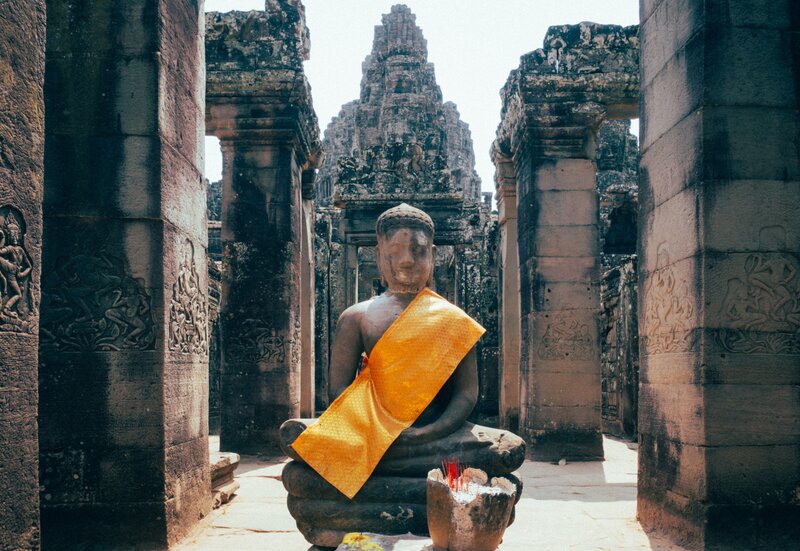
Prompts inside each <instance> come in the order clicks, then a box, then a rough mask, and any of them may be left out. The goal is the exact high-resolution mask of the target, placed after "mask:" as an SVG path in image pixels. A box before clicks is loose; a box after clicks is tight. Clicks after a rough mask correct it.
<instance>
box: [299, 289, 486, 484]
mask: <svg viewBox="0 0 800 551" xmlns="http://www.w3.org/2000/svg"><path fill="white" fill-rule="evenodd" d="M485 331H486V330H485V329H484V328H483V327H481V326H480V325H479V324H478V323H477V322H476V321H475V320H473V319H472V318H470V317H469V316H468V315H467V314H465V313H464V312H463V311H462V310H461V309H460V308H458V307H456V306H454V305H452V304H450V303H449V302H447V301H446V300H445V299H443V298H442V297H440V296H439V295H437V294H436V293H434V292H433V291H431V290H430V289H424V290H422V291H420V293H419V294H418V295H417V296H416V297H414V300H412V301H411V303H410V304H409V305H408V306H407V307H406V309H405V310H403V312H402V313H401V314H400V316H399V317H398V318H397V319H396V320H395V321H394V323H392V325H391V326H390V327H389V328H388V329H387V330H386V332H385V333H384V334H383V336H382V337H381V338H380V340H379V341H378V342H377V343H376V344H375V346H374V347H373V349H372V352H371V354H370V357H369V360H368V361H367V364H366V366H365V367H364V368H363V369H362V370H361V373H359V375H358V377H356V379H355V381H353V383H352V384H351V385H350V386H349V387H347V389H346V390H345V391H344V392H343V393H342V394H341V396H339V397H338V398H337V399H336V400H334V402H333V403H332V404H331V405H330V407H329V408H328V409H327V411H325V413H323V414H322V415H321V416H320V418H319V420H318V421H317V422H316V423H315V424H314V425H312V426H310V427H309V428H307V429H306V430H305V431H303V433H302V434H301V435H300V436H299V437H298V438H297V439H296V440H295V441H294V443H293V444H292V448H294V450H295V451H296V452H297V453H298V454H299V455H300V457H302V458H303V460H304V461H305V462H306V463H307V464H308V465H309V466H311V467H312V468H313V469H314V470H315V471H317V472H318V473H319V474H320V476H322V477H323V478H324V479H325V480H327V481H328V482H330V483H331V484H332V485H333V486H335V487H336V488H337V489H338V490H339V491H341V492H342V493H343V494H344V495H346V496H347V497H349V498H350V499H352V498H353V496H354V495H356V493H358V491H359V490H360V489H361V487H362V486H363V485H364V483H365V482H366V481H367V479H368V478H369V476H370V475H371V474H372V471H373V470H374V469H375V467H376V465H377V464H378V462H379V461H380V460H381V458H382V457H383V454H384V453H385V452H386V450H387V449H388V448H389V446H391V445H392V442H394V441H395V439H396V438H397V437H398V436H399V435H400V433H401V432H402V431H403V430H404V429H406V428H408V427H410V426H411V425H412V424H413V423H414V421H416V420H417V417H419V415H420V414H421V413H422V412H423V411H424V410H425V408H426V407H428V405H429V404H430V403H431V401H432V400H433V399H434V398H435V397H436V394H437V393H438V392H439V390H440V389H441V388H442V386H443V385H444V383H446V382H447V379H448V378H449V377H450V375H452V373H453V371H455V369H456V367H457V366H458V364H459V362H461V360H462V359H463V358H464V356H466V355H467V352H469V351H470V349H471V348H472V347H473V346H474V345H475V343H476V342H478V339H479V338H480V336H481V335H483V333H484V332H485Z"/></svg>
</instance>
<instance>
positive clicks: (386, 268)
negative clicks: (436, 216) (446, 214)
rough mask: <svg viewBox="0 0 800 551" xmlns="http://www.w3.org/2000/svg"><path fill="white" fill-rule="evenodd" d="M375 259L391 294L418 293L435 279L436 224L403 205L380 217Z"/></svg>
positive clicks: (409, 206)
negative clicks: (434, 246)
mask: <svg viewBox="0 0 800 551" xmlns="http://www.w3.org/2000/svg"><path fill="white" fill-rule="evenodd" d="M375 230H376V233H377V236H378V246H377V248H376V249H375V255H376V257H377V259H378V269H379V270H380V272H381V276H382V277H383V280H384V284H385V285H386V287H387V288H388V289H389V291H391V292H395V293H418V292H420V291H421V290H422V289H424V288H425V286H426V285H428V284H429V283H430V281H431V277H432V275H433V231H434V227H433V220H431V217H430V216H428V215H427V214H425V213H424V212H423V211H421V210H419V209H417V208H414V207H412V206H411V205H407V204H405V203H401V204H400V205H397V206H396V207H392V208H390V209H389V210H387V211H385V212H384V213H383V214H381V215H380V216H379V217H378V223H377V225H376V227H375Z"/></svg>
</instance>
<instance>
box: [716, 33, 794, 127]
mask: <svg viewBox="0 0 800 551" xmlns="http://www.w3.org/2000/svg"><path fill="white" fill-rule="evenodd" d="M795 30H797V29H795ZM705 33H706V35H707V37H706V62H705V66H704V68H705V78H706V83H707V89H706V98H707V99H706V101H707V102H708V103H709V104H711V105H715V106H722V105H729V106H745V105H750V106H764V107H780V108H785V109H792V110H794V109H796V108H797V102H795V101H794V98H795V96H796V94H797V92H798V90H796V86H797V84H796V81H795V79H794V76H793V75H794V70H793V67H792V65H791V64H789V63H786V56H790V57H791V56H797V55H798V54H800V46H798V45H797V39H796V38H795V37H793V36H792V35H791V34H790V33H787V32H786V31H785V30H783V29H764V28H754V27H750V26H748V27H731V26H720V27H711V28H707V29H706V30H705ZM743 130H745V129H738V131H743ZM745 132H746V131H745ZM781 137H785V136H781Z"/></svg>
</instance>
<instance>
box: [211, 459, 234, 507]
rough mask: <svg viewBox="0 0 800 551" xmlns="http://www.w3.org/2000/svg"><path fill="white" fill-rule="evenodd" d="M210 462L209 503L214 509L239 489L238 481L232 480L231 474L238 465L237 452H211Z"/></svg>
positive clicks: (224, 502) (226, 501)
mask: <svg viewBox="0 0 800 551" xmlns="http://www.w3.org/2000/svg"><path fill="white" fill-rule="evenodd" d="M210 463H211V465H210V471H211V504H212V507H213V508H214V509H218V508H219V507H221V506H222V505H225V504H226V503H228V502H229V501H230V500H231V499H232V498H233V495H234V494H235V493H236V490H238V489H239V482H238V481H236V480H234V475H233V473H234V471H235V470H236V468H237V467H238V466H239V454H236V453H230V452H226V453H219V452H217V453H212V454H211V459H210Z"/></svg>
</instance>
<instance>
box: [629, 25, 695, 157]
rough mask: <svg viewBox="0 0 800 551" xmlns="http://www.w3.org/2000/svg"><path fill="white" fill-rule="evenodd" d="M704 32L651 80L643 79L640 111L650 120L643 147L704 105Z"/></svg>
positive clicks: (685, 46) (641, 142) (689, 42)
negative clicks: (644, 80) (645, 80)
mask: <svg viewBox="0 0 800 551" xmlns="http://www.w3.org/2000/svg"><path fill="white" fill-rule="evenodd" d="M704 36H705V35H704V34H703V33H702V32H699V33H696V34H694V35H693V36H692V37H691V38H690V39H689V41H688V42H686V44H685V45H684V46H683V47H682V48H681V49H680V50H678V51H677V52H676V53H675V55H674V56H672V57H671V58H670V59H669V61H667V62H666V64H665V65H664V66H663V67H662V68H661V69H660V70H659V71H658V72H657V73H655V74H653V75H652V79H651V80H650V81H649V82H643V83H642V102H641V104H640V112H641V113H642V116H643V117H645V118H646V121H647V123H646V124H645V125H644V126H643V128H642V130H643V132H642V135H641V136H640V140H639V143H640V147H641V149H642V151H646V150H647V149H648V148H649V147H650V146H651V145H652V144H653V143H654V142H655V141H656V140H658V139H659V138H660V137H661V136H662V135H663V134H665V133H666V132H667V131H668V130H669V129H670V128H672V127H673V126H675V125H676V124H678V122H679V121H681V120H683V118H684V117H686V116H688V115H690V114H691V113H692V112H693V111H695V110H696V109H698V108H699V107H700V106H701V105H702V102H703V98H704V93H705V81H704V80H703V74H704V73H703V65H704V63H705V57H704V56H705V42H704ZM645 72H646V70H645ZM651 106H652V107H651Z"/></svg>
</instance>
